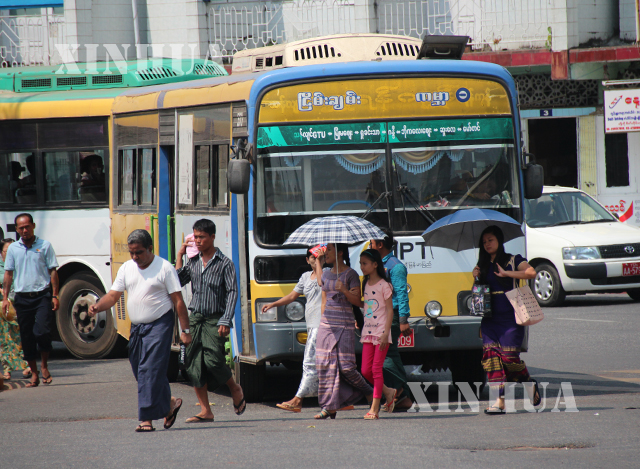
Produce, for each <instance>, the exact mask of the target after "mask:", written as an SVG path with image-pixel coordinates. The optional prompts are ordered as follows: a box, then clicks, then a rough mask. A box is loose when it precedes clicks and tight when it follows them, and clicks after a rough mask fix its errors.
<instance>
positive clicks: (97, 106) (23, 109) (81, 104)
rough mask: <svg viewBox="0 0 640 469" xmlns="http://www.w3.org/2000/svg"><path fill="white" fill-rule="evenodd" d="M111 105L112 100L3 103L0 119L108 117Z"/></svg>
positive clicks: (0, 109) (0, 108)
mask: <svg viewBox="0 0 640 469" xmlns="http://www.w3.org/2000/svg"><path fill="white" fill-rule="evenodd" d="M112 104H113V98H107V99H86V100H85V99H78V100H76V99H74V100H68V101H41V102H36V101H33V102H26V103H25V102H23V103H3V104H2V106H0V119H3V120H9V119H51V118H62V117H87V116H110V115H111V106H112Z"/></svg>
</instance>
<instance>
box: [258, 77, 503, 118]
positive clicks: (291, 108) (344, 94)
mask: <svg viewBox="0 0 640 469" xmlns="http://www.w3.org/2000/svg"><path fill="white" fill-rule="evenodd" d="M511 114H512V109H511V103H510V102H509V97H508V94H507V91H506V89H505V88H504V86H502V85H501V84H500V83H498V82H495V81H490V80H481V79H471V78H375V79H360V80H342V81H327V82H319V83H305V84H302V85H292V86H284V87H281V88H277V89H274V90H271V91H268V92H267V93H266V94H265V95H264V97H263V98H262V100H261V101H260V105H259V115H258V122H259V123H261V124H263V123H276V122H318V121H340V120H368V119H405V118H430V117H450V116H452V117H455V116H485V115H486V116H489V115H492V116H495V115H503V116H508V115H511Z"/></svg>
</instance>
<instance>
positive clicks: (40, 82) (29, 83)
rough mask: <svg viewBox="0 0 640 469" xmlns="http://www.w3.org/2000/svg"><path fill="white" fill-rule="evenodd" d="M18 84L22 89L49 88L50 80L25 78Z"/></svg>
mask: <svg viewBox="0 0 640 469" xmlns="http://www.w3.org/2000/svg"><path fill="white" fill-rule="evenodd" d="M20 83H21V84H22V88H51V78H27V79H23V80H22V81H21V82H20Z"/></svg>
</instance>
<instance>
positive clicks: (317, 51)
mask: <svg viewBox="0 0 640 469" xmlns="http://www.w3.org/2000/svg"><path fill="white" fill-rule="evenodd" d="M293 56H294V58H295V60H296V61H299V60H317V59H330V58H334V57H342V54H341V53H340V52H338V51H337V50H336V49H335V48H334V47H333V46H330V45H328V44H319V45H316V46H309V47H300V48H299V49H294V50H293Z"/></svg>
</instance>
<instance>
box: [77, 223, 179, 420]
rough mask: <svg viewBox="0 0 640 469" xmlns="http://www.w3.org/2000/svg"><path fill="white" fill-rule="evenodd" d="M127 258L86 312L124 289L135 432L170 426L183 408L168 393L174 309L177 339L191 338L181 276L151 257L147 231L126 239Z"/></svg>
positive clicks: (96, 310) (97, 308)
mask: <svg viewBox="0 0 640 469" xmlns="http://www.w3.org/2000/svg"><path fill="white" fill-rule="evenodd" d="M127 243H128V245H129V254H130V255H131V260H130V261H127V262H125V263H124V264H122V267H120V269H119V270H118V275H117V276H116V279H115V281H114V282H113V286H112V287H111V290H110V291H109V293H107V294H106V295H105V296H103V297H102V298H101V299H100V301H98V303H96V304H95V305H94V306H91V307H90V308H89V314H90V315H91V316H93V315H95V314H97V313H99V312H100V311H105V310H108V309H110V308H112V307H113V306H114V305H115V304H116V302H117V301H118V300H119V299H120V297H121V296H122V293H123V292H124V291H125V290H127V293H128V295H127V313H128V314H129V318H130V319H131V333H130V335H129V362H130V363H131V369H132V370H133V375H134V376H135V377H136V380H137V381H138V418H139V420H140V425H138V427H137V428H136V431H137V432H150V431H154V430H155V428H153V425H152V421H153V420H157V419H161V418H164V428H167V429H168V428H171V426H172V425H173V424H174V423H175V421H176V416H177V415H178V411H179V410H180V406H182V399H180V398H177V399H176V398H174V397H172V396H171V388H170V387H169V380H168V378H167V369H168V367H169V357H170V354H171V339H172V336H173V327H174V321H175V319H174V315H173V308H174V307H175V310H176V311H177V313H178V320H179V322H180V329H181V331H182V332H181V334H180V340H181V341H182V342H183V343H184V344H185V345H188V344H189V343H190V342H191V335H190V333H189V317H188V314H187V307H186V306H185V304H184V300H183V299H182V292H181V287H180V280H179V279H178V274H177V273H176V270H175V269H174V267H173V266H172V265H171V264H170V263H169V262H167V261H166V260H164V259H162V258H160V257H158V256H154V254H153V252H152V246H153V241H152V239H151V235H149V233H148V232H147V231H145V230H134V231H133V232H131V234H130V235H129V237H128V238H127Z"/></svg>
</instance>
